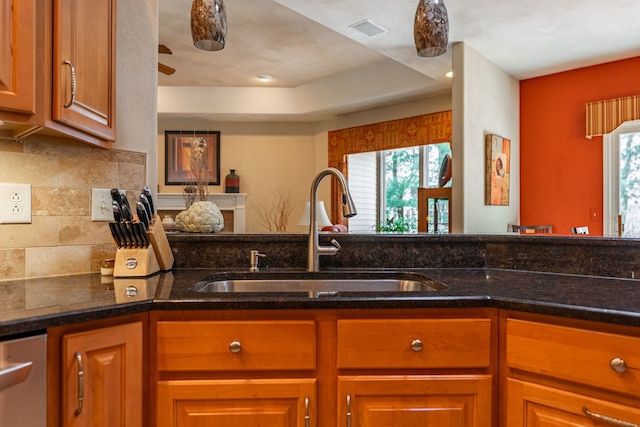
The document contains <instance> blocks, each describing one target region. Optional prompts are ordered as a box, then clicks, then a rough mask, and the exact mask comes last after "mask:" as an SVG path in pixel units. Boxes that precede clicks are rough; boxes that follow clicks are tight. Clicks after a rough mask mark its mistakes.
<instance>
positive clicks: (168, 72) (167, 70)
mask: <svg viewBox="0 0 640 427" xmlns="http://www.w3.org/2000/svg"><path fill="white" fill-rule="evenodd" d="M158 71H160V72H161V73H164V74H166V75H168V76H170V75H171V74H173V73H175V72H176V69H175V68H171V67H169V66H168V65H164V64H161V63H159V62H158Z"/></svg>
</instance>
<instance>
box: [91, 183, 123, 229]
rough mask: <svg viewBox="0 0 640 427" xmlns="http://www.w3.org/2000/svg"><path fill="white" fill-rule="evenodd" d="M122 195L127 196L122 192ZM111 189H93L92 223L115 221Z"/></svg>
mask: <svg viewBox="0 0 640 427" xmlns="http://www.w3.org/2000/svg"><path fill="white" fill-rule="evenodd" d="M120 194H126V192H125V191H124V190H120ZM111 200H112V199H111V189H110V188H92V189H91V221H113V206H112V204H111Z"/></svg>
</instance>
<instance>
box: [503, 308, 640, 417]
mask: <svg viewBox="0 0 640 427" xmlns="http://www.w3.org/2000/svg"><path fill="white" fill-rule="evenodd" d="M501 317H502V318H501V325H502V334H503V336H504V339H503V340H501V342H502V352H503V357H502V358H501V360H504V366H503V367H502V368H501V371H502V372H503V375H504V376H505V378H504V380H503V383H504V384H506V387H505V389H506V392H505V393H504V394H503V395H504V396H505V397H506V399H505V400H504V401H503V402H502V407H503V420H504V422H503V425H504V426H508V427H520V426H526V427H563V426H566V427H569V426H571V427H575V426H594V427H595V426H598V427H604V426H623V427H634V426H640V400H638V393H639V392H640V376H639V375H638V372H640V337H638V336H637V335H638V331H637V330H636V329H635V328H629V327H623V326H616V325H606V324H599V323H595V322H587V321H584V322H581V321H576V320H570V319H561V318H552V317H548V316H527V315H523V314H519V313H511V314H508V313H507V314H504V315H502V316H501Z"/></svg>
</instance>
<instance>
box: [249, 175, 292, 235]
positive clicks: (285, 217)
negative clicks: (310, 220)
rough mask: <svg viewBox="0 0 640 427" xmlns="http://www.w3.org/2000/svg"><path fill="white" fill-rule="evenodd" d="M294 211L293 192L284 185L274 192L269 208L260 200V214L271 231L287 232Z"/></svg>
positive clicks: (265, 225)
mask: <svg viewBox="0 0 640 427" xmlns="http://www.w3.org/2000/svg"><path fill="white" fill-rule="evenodd" d="M272 194H273V192H272ZM292 211H293V207H292V206H291V192H290V191H289V189H288V188H286V187H284V186H283V187H280V188H278V189H277V190H276V193H275V194H273V198H272V199H271V206H270V207H269V208H267V207H265V206H264V205H263V204H262V203H260V202H259V201H258V215H260V219H261V220H262V225H263V227H264V228H266V229H267V231H269V232H281V233H284V232H286V231H287V226H288V224H289V217H290V216H291V212H292Z"/></svg>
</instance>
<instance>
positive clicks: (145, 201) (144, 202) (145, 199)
mask: <svg viewBox="0 0 640 427" xmlns="http://www.w3.org/2000/svg"><path fill="white" fill-rule="evenodd" d="M139 199H140V200H139V202H140V203H142V206H143V207H144V209H145V211H146V212H147V219H148V220H149V221H151V218H153V214H152V213H151V205H150V204H149V198H148V197H147V195H146V194H144V193H143V194H141V195H140V198H139Z"/></svg>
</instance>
